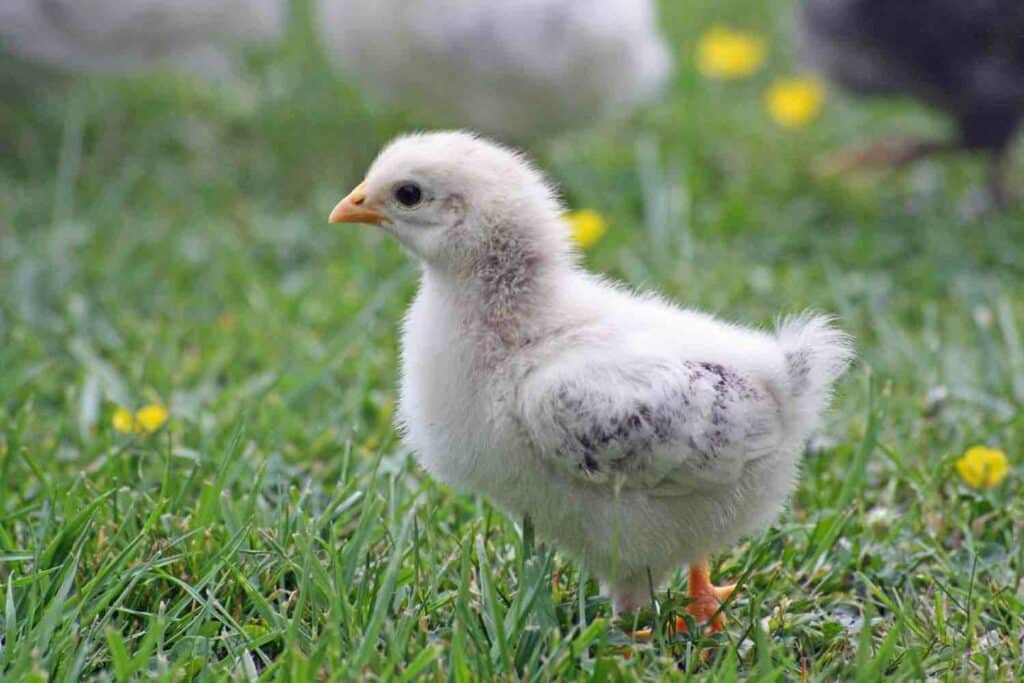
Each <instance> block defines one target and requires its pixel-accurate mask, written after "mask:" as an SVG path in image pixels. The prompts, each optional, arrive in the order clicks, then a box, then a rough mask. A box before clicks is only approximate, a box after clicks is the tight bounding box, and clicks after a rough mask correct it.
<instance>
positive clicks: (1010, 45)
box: [797, 0, 1024, 204]
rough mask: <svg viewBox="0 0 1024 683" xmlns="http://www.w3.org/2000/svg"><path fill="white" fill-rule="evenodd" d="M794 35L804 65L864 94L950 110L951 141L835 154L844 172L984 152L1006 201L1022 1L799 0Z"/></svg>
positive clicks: (1021, 61)
mask: <svg viewBox="0 0 1024 683" xmlns="http://www.w3.org/2000/svg"><path fill="white" fill-rule="evenodd" d="M797 38H798V44H799V46H800V49H801V51H802V53H803V55H804V57H805V58H806V60H807V61H808V63H809V64H810V65H811V66H813V67H815V68H817V69H819V70H821V71H822V72H824V73H825V74H826V76H828V77H829V78H830V79H832V80H833V81H835V82H836V83H838V84H840V85H841V86H844V87H846V88H848V89H850V90H851V91H853V92H854V93H857V94H862V95H908V96H910V97H913V98H916V99H918V100H921V101H922V102H925V103H927V104H929V105H931V106H933V107H935V108H936V109H939V110H940V111H943V112H945V113H947V114H948V115H949V116H951V117H952V118H953V120H954V122H955V124H956V128H957V136H956V139H955V140H952V141H943V140H893V141H887V142H885V143H883V144H879V145H875V146H873V147H870V148H868V149H865V150H860V151H857V152H853V153H846V154H841V155H839V156H837V157H835V158H834V159H833V161H832V163H831V164H830V166H831V167H832V168H833V169H834V170H838V171H842V170H846V169H850V168H855V167H861V166H876V165H893V164H902V163H907V162H910V161H914V160H916V159H919V158H922V157H924V156H927V155H930V154H934V153H937V152H943V151H950V150H955V149H965V150H973V151H981V152H985V153H988V154H990V155H992V157H993V162H992V172H991V181H990V186H991V190H992V193H993V195H994V198H995V200H996V202H997V203H999V204H1005V203H1006V202H1007V198H1008V193H1007V188H1006V177H1005V176H1006V163H1005V161H1006V155H1007V148H1008V147H1009V146H1010V143H1011V141H1012V139H1013V136H1014V133H1015V131H1016V130H1017V129H1018V128H1019V126H1020V122H1021V117H1022V116H1024V3H1022V2H1020V0H972V1H971V2H962V1H961V0H919V1H918V2H892V1H891V0H802V2H801V4H800V5H799V10H798V15H797Z"/></svg>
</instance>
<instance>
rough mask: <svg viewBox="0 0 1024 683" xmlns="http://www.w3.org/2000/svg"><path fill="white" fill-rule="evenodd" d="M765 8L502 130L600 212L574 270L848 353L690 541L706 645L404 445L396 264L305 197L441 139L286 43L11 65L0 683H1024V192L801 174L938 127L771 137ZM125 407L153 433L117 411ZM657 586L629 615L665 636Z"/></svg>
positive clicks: (918, 177) (673, 8) (701, 24)
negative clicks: (530, 132)
mask: <svg viewBox="0 0 1024 683" xmlns="http://www.w3.org/2000/svg"><path fill="white" fill-rule="evenodd" d="M695 5H701V6H695ZM784 9H785V7H780V4H779V3H773V2H769V1H768V0H760V1H759V2H756V3H751V2H741V1H740V0H731V1H730V2H725V3H689V2H688V3H682V2H677V3H672V4H671V5H669V4H667V3H666V6H665V11H664V13H663V14H664V17H663V18H664V22H663V23H664V24H665V27H666V31H667V32H668V33H669V34H670V36H671V40H672V43H673V45H674V46H675V48H676V49H677V51H678V60H679V68H678V71H677V74H676V76H675V78H674V79H673V82H672V84H671V88H670V91H669V92H668V94H667V95H666V97H665V98H664V100H662V101H661V102H659V103H658V104H656V105H655V106H652V107H650V108H648V109H645V110H643V111H641V112H638V113H637V114H635V115H634V116H632V117H631V118H629V119H627V120H625V121H619V122H614V123H609V124H604V125H602V126H598V127H596V128H591V129H588V130H585V131H577V132H571V133H567V134H564V135H562V136H559V137H558V138H556V139H552V140H544V141H533V142H531V143H529V149H530V151H531V153H532V154H533V155H534V156H535V157H536V158H537V160H538V161H539V163H540V164H541V165H542V166H543V167H544V168H546V169H548V171H549V172H550V173H551V174H552V176H553V177H554V178H555V179H557V181H558V182H559V183H560V185H561V187H562V189H563V191H564V195H565V198H566V201H567V203H568V204H569V205H570V206H572V207H574V208H582V207H587V208H592V209H595V210H597V211H599V212H600V213H602V214H603V215H604V216H605V218H606V219H607V221H608V222H609V225H610V228H609V231H608V233H607V234H606V235H605V237H604V238H603V239H602V240H601V241H600V242H598V243H597V244H596V245H595V246H594V247H593V248H592V249H590V250H589V251H588V253H587V255H586V261H587V263H588V266H589V267H591V268H592V269H594V270H597V271H600V272H603V273H607V274H608V275H610V276H612V277H615V278H618V279H621V280H623V281H625V282H628V283H630V284H632V285H636V286H640V287H647V288H653V289H656V290H658V291H660V292H662V293H664V294H666V295H667V296H670V297H672V298H673V299H675V300H677V301H680V302H683V303H685V304H686V305H689V306H694V307H699V308H703V309H707V310H710V311H713V312H716V313H718V314H721V315H723V316H726V317H729V318H732V319H736V320H739V321H743V322H746V323H751V324H760V325H769V324H771V322H772V321H773V320H774V318H775V317H776V316H777V315H778V314H780V313H782V312H794V311H800V310H803V309H805V308H814V309H818V310H822V311H832V312H835V313H837V314H838V315H839V316H840V318H841V324H842V326H843V327H844V328H845V329H846V330H848V331H849V332H851V333H852V334H853V335H855V337H856V339H857V349H858V354H859V360H858V362H857V364H856V365H855V367H854V368H853V369H852V371H851V372H850V373H849V374H848V375H847V377H846V378H845V379H844V380H843V382H842V383H841V385H840V387H839V390H838V394H837V400H836V403H835V409H834V410H833V411H832V413H831V415H830V417H829V419H828V421H827V427H826V430H825V431H824V433H822V434H821V435H820V436H819V437H817V438H816V439H815V440H814V441H813V443H812V444H811V446H810V448H809V449H808V452H807V454H806V455H805V458H804V461H803V462H804V465H803V478H802V481H801V483H800V486H799V489H798V491H797V492H796V494H795V495H794V497H793V500H792V502H791V505H790V506H789V508H788V510H787V512H786V513H785V514H784V516H783V517H782V519H781V520H780V521H779V522H778V524H777V525H776V526H774V527H773V528H772V529H770V530H769V531H767V532H766V533H764V534H763V535H761V536H758V537H755V538H750V539H747V540H746V541H745V542H744V543H742V544H741V545H739V546H737V547H735V548H731V549H728V550H726V551H725V552H723V553H722V554H720V555H719V556H718V557H716V558H714V564H713V567H714V574H715V576H716V578H721V579H740V580H741V583H742V590H741V592H740V593H739V594H738V596H737V598H736V599H735V600H734V601H733V602H732V603H731V604H730V605H729V608H728V613H729V621H728V624H727V628H726V631H725V632H724V633H722V634H718V635H715V636H709V635H705V636H703V637H701V636H699V635H692V636H691V635H686V634H676V635H672V634H670V633H668V632H667V630H666V629H664V628H659V629H656V631H657V635H656V637H655V638H654V639H653V640H650V641H646V642H633V641H632V640H631V639H630V638H629V637H628V636H626V635H625V634H624V633H623V631H621V630H619V629H618V628H617V627H616V626H615V625H614V624H613V623H612V622H611V621H610V609H609V605H608V603H607V601H606V600H604V599H603V598H601V597H600V595H599V593H598V589H597V586H596V583H595V581H594V580H593V579H591V578H588V577H587V576H586V575H585V574H583V573H581V570H580V568H579V567H578V566H577V565H576V564H575V563H574V562H572V561H571V560H569V559H568V558H565V557H563V556H561V555H559V554H557V553H554V552H552V551H551V550H550V549H547V548H545V547H543V546H536V547H534V546H532V545H531V544H530V543H528V542H524V540H523V535H522V534H521V531H520V528H519V522H520V520H510V519H507V518H505V517H504V516H503V515H502V514H500V513H499V512H497V511H496V510H494V509H493V508H492V507H491V506H490V505H488V504H487V503H486V502H485V501H483V500H479V499H475V498H473V497H471V496H467V495H461V494H458V493H456V492H453V491H450V490H448V489H446V488H445V487H443V486H440V485H438V484H436V483H434V482H432V481H430V480H429V479H428V478H427V477H426V476H425V475H424V474H423V473H422V472H421V471H420V470H418V469H417V467H416V465H415V463H414V461H413V459H412V456H411V454H410V453H409V452H408V451H407V450H406V449H405V448H404V447H403V446H402V444H401V442H400V440H399V438H398V436H397V434H396V432H395V430H394V427H393V424H392V417H393V407H394V400H395V394H396V391H395V382H396V356H397V349H396V344H397V342H396V330H397V325H398V323H399V320H400V317H401V315H402V312H403V310H404V307H405V306H406V304H407V303H408V301H409V300H410V298H411V296H412V294H413V292H414V291H415V287H416V279H417V272H416V268H415V266H414V265H413V264H412V263H411V261H410V260H409V259H407V258H406V257H405V256H404V255H403V254H402V253H401V251H400V249H399V248H398V247H397V246H396V245H395V244H394V243H392V242H391V241H390V240H388V239H386V238H385V237H384V236H382V235H380V234H378V233H375V232H374V231H372V230H370V229H367V228H359V227H355V226H328V225H327V224H326V216H327V213H328V212H329V210H330V209H331V207H332V206H333V205H334V203H335V202H336V201H337V200H338V199H339V198H340V197H341V196H342V195H343V194H344V193H345V192H347V191H348V189H350V188H351V187H352V186H353V185H354V184H355V183H356V182H358V180H359V179H360V177H361V175H360V174H361V172H362V171H363V170H364V169H365V167H366V166H367V164H368V163H369V162H370V161H371V160H372V158H373V156H374V154H375V152H376V150H377V149H378V148H379V147H380V145H381V144H383V143H384V142H385V141H386V140H387V139H388V138H390V137H391V136H393V135H395V134H397V133H398V132H400V131H403V130H407V129H410V128H414V127H423V126H428V125H430V124H431V122H426V121H423V120H421V119H420V118H417V117H416V115H415V114H414V113H410V112H406V113H400V112H388V111H380V110H377V109H374V108H371V107H369V106H368V105H367V104H365V103H364V102H363V100H362V99H361V98H360V96H359V93H358V92H357V91H356V90H354V89H353V88H352V87H350V86H347V85H345V84H344V83H342V82H340V81H339V80H338V79H337V78H336V77H335V76H334V75H332V73H331V72H330V70H329V67H328V66H327V64H326V63H325V62H324V61H323V60H322V59H321V58H320V57H319V56H318V55H317V54H316V53H315V52H314V51H313V50H312V48H310V47H309V46H310V42H311V41H310V40H309V36H308V35H307V32H306V31H305V30H304V29H302V28H301V25H300V26H299V27H298V28H296V29H295V30H293V31H292V33H291V35H290V36H289V38H288V40H287V42H286V43H285V44H284V45H283V46H282V47H280V48H279V49H276V50H275V51H272V52H268V53H261V54H253V55H251V56H250V57H248V59H247V62H246V64H245V68H244V71H243V73H242V77H241V78H240V80H239V81H238V82H234V83H226V84H218V85H217V86H216V87H210V85H209V84H204V83H202V82H196V81H194V80H190V79H187V78H181V77H173V76H160V77H148V78H137V79H128V80H121V81H111V80H106V79H100V78H94V79H78V80H73V81H61V80H57V81H51V82H49V83H48V85H47V86H46V87H45V88H41V87H38V86H34V87H31V88H30V87H27V86H26V85H25V84H21V85H18V86H10V87H7V90H6V93H7V94H6V95H5V96H4V97H2V98H0V495H2V498H0V605H2V609H0V634H2V642H3V649H2V652H0V672H2V674H3V677H4V678H5V679H7V680H40V681H41V680H47V679H48V680H59V681H65V680H67V681H74V680H83V679H85V680H89V679H98V680H108V679H117V680H130V679H133V678H156V679H159V680H179V681H180V680H186V679H191V678H193V677H194V678H195V679H197V680H219V679H249V678H257V677H262V678H263V679H267V680H313V679H319V680H351V679H354V678H360V677H365V678H387V679H396V680H410V679H414V678H422V679H424V680H446V679H454V680H459V681H477V680H512V679H515V678H517V677H518V678H524V679H526V678H528V679H530V680H551V679H568V680H582V679H591V678H593V679H594V680H619V679H631V678H638V679H644V680H662V679H665V678H671V677H685V676H687V675H691V674H692V675H701V676H707V677H715V678H718V677H721V679H723V680H736V679H738V678H740V677H743V678H747V677H750V678H756V679H758V680H796V679H804V678H806V679H808V680H853V679H864V680H874V679H878V678H879V677H881V676H882V675H892V676H895V677H897V678H902V679H920V678H924V677H926V676H928V677H935V678H938V679H942V680H963V679H965V678H972V679H981V678H991V679H1002V680H1010V679H1012V678H1014V677H1015V676H1016V677H1021V676H1024V618H1022V614H1024V546H1022V544H1021V539H1022V538H1024V496H1022V493H1024V487H1022V484H1021V475H1022V473H1024V469H1022V462H1024V461H1022V459H1021V458H1022V456H1024V346H1022V344H1024V342H1022V338H1024V249H1022V247H1021V245H1022V244H1024V213H1022V212H1021V210H1020V209H1017V210H1016V211H1010V212H1008V213H1004V214H1002V215H998V214H992V213H990V212H986V211H985V210H984V207H983V206H982V205H983V202H981V201H979V197H980V190H981V188H982V187H983V184H984V178H985V166H984V164H983V163H982V162H981V161H980V160H978V159H971V158H960V159H949V160H941V161H940V160H935V161H929V162H926V163H923V164H921V165H919V166H916V167H914V168H911V169H906V170H900V171H896V172H889V173H883V174H880V175H873V176H862V177H847V178H822V177H819V176H817V175H816V174H815V173H814V172H813V170H812V169H813V167H814V164H815V162H816V161H818V160H820V159H821V157H822V156H823V155H824V154H825V153H826V152H827V151H828V150H830V149H832V148H835V147H840V146H844V145H850V144H854V143H857V142H864V141H868V140H872V139H874V138H875V137H877V136H879V135H882V134H884V133H886V132H889V133H894V132H901V131H904V132H905V131H917V132H922V133H932V134H942V133H943V131H944V130H945V129H946V124H945V123H944V122H943V121H942V120H941V119H939V118H937V117H935V116H933V115H930V114H928V113H927V112H924V111H923V110H921V109H920V108H918V107H916V106H914V105H913V104H911V103H907V102H887V103H864V102H856V101H852V100H850V99H848V98H845V97H843V96H842V95H841V94H840V93H836V92H830V93H829V95H828V99H827V102H826V106H825V109H824V111H823V113H822V116H821V117H820V119H818V120H817V121H816V122H815V123H813V124H812V125H809V126H806V127H803V128H798V129H792V130H790V129H783V128H780V127H778V126H777V125H776V124H775V123H774V122H773V121H772V120H771V118H770V117H769V116H768V115H767V114H766V113H765V111H764V108H763V92H764V90H765V88H766V87H767V85H768V84H769V83H770V82H771V80H772V79H773V78H775V77H778V76H785V75H789V74H791V73H794V72H795V71H796V67H795V66H794V65H793V60H792V55H791V49H790V48H789V47H788V43H787V40H786V35H787V31H788V14H787V13H786V11H784ZM716 21H722V22H728V23H732V24H735V25H738V26H743V27H747V28H750V29H753V30H756V31H758V32H759V33H761V34H762V35H764V36H765V38H766V39H767V41H768V44H769V47H770V57H769V60H768V63H767V65H766V66H765V68H764V70H762V71H761V72H760V73H758V74H757V75H755V76H753V77H751V78H750V79H747V80H743V81H735V82H717V81H710V80H707V79H705V78H704V77H702V76H701V75H699V74H698V73H697V71H696V70H695V69H694V66H693V45H694V43H695V40H696V38H697V36H699V35H700V34H701V33H702V32H703V31H705V30H706V29H707V28H708V27H709V26H711V24H712V23H714V22H716ZM1016 160H1017V162H1016V168H1015V177H1016V178H1017V179H1018V183H1017V185H1018V187H1019V186H1020V182H1019V179H1020V178H1021V177H1022V176H1024V174H1022V166H1024V164H1022V163H1021V154H1020V150H1019V149H1018V153H1017V155H1016ZM147 404H159V405H163V406H166V407H167V409H168V410H169V414H170V416H169V419H168V421H167V422H166V424H164V425H162V426H161V427H160V428H159V429H156V431H154V432H153V433H149V432H147V431H146V430H144V429H143V430H137V431H139V433H133V430H132V429H130V428H131V426H132V425H131V420H130V419H129V420H128V425H127V426H128V427H129V430H128V432H129V433H124V432H122V431H119V430H117V429H115V428H114V426H113V421H114V417H115V414H116V413H117V409H118V407H119V406H122V407H127V408H131V409H137V408H139V407H141V406H144V405H147ZM120 417H121V418H123V417H124V415H121V416H120ZM122 426H125V425H124V424H122ZM974 445H988V446H991V447H996V448H999V449H1002V450H1003V451H1005V452H1006V454H1007V456H1008V457H1009V460H1010V466H1011V469H1010V472H1009V475H1008V476H1007V477H1006V478H1005V480H1004V481H1002V483H1000V484H999V485H997V486H995V487H993V488H989V489H973V488H971V487H969V486H968V485H967V484H966V483H965V482H964V480H963V479H962V478H961V477H960V475H959V474H958V472H957V470H956V468H955V462H956V461H957V459H958V458H959V457H960V456H961V455H963V453H964V452H965V451H966V450H967V449H968V448H969V447H971V446H974ZM684 586H685V583H684V581H683V576H682V574H679V575H677V576H676V577H675V579H674V580H673V582H672V591H671V593H670V594H669V595H665V594H662V595H661V596H660V598H661V601H662V610H661V613H660V615H657V616H655V615H653V614H646V615H641V618H642V619H648V620H649V621H650V622H651V623H654V624H655V625H656V626H658V625H664V624H668V623H671V621H672V615H673V613H674V612H675V611H678V610H679V609H680V607H681V605H682V602H681V599H680V597H679V596H680V594H681V593H680V591H681V589H683V588H684Z"/></svg>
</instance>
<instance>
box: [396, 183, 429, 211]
mask: <svg viewBox="0 0 1024 683" xmlns="http://www.w3.org/2000/svg"><path fill="white" fill-rule="evenodd" d="M395 199H397V200H398V203H399V204H401V205H402V206H416V205H417V204H419V203H420V200H421V199H423V191H422V190H421V189H420V186H419V185H417V184H416V183H405V184H404V185H399V186H398V187H397V188H396V189H395Z"/></svg>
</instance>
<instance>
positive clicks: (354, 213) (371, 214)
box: [327, 183, 387, 225]
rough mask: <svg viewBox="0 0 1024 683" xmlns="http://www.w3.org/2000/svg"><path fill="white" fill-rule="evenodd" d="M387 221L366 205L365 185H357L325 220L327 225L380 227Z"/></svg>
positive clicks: (381, 214)
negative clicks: (358, 224) (356, 224)
mask: <svg viewBox="0 0 1024 683" xmlns="http://www.w3.org/2000/svg"><path fill="white" fill-rule="evenodd" d="M386 220H387V216H385V215H384V214H383V213H381V212H380V211H377V210H376V209H374V208H372V207H370V206H367V205H366V183H359V185H358V186H357V187H356V189H354V190H352V191H351V192H349V193H348V196H347V197H345V198H344V199H342V200H341V201H340V202H338V205H337V206H335V207H334V210H333V211H331V215H330V216H329V217H328V218H327V222H328V223H370V224H371V225H380V224H381V223H383V222H384V221H386Z"/></svg>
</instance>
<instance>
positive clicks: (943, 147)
mask: <svg viewBox="0 0 1024 683" xmlns="http://www.w3.org/2000/svg"><path fill="white" fill-rule="evenodd" d="M954 148H955V145H953V144H951V143H949V142H941V141H936V140H917V139H913V138H889V139H887V140H881V141H879V142H876V143H874V144H872V145H869V146H867V147H857V148H853V149H840V150H837V151H835V152H833V153H831V154H829V155H828V156H827V157H826V158H825V160H824V161H823V162H821V163H820V164H819V165H818V172H819V173H820V174H821V175H827V176H829V175H839V174H842V173H848V172H850V171H856V170H862V169H870V168H886V167H892V166H904V165H906V164H909V163H911V162H914V161H917V160H918V159H923V158H925V157H927V156H931V155H933V154H938V153H941V152H948V151H950V150H952V149H954Z"/></svg>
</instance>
